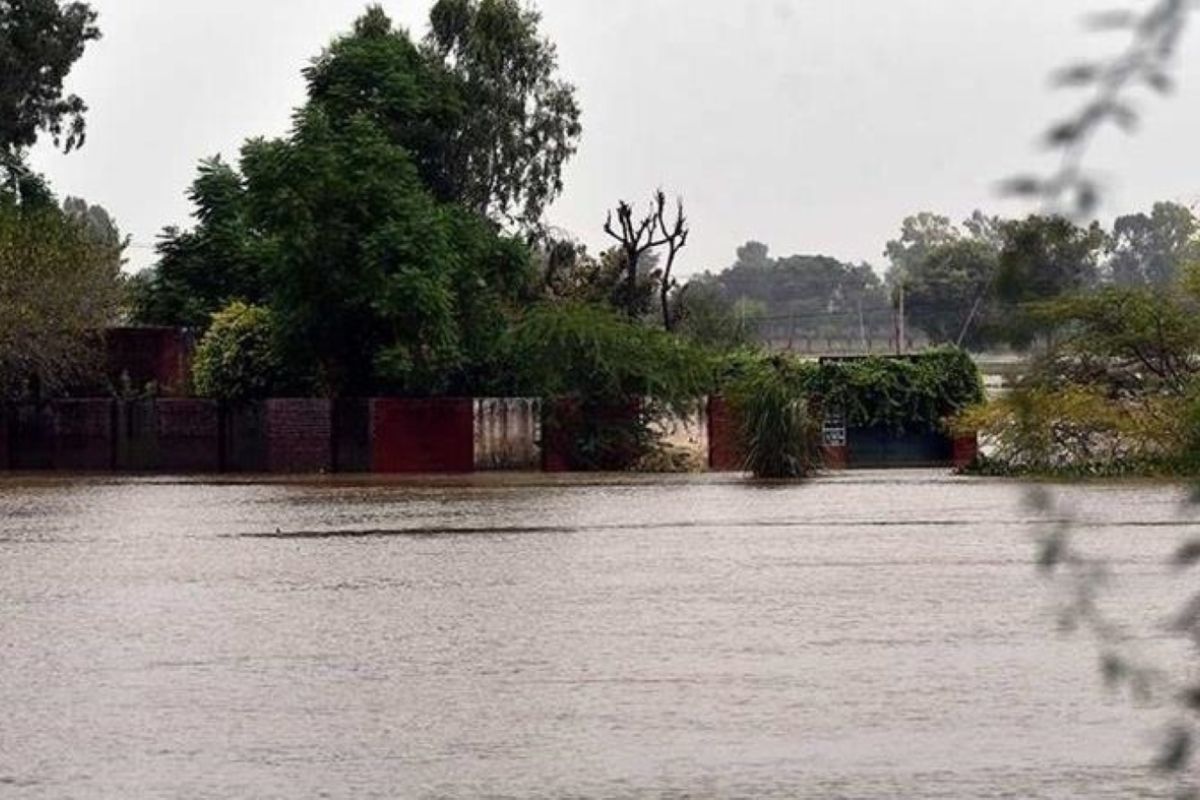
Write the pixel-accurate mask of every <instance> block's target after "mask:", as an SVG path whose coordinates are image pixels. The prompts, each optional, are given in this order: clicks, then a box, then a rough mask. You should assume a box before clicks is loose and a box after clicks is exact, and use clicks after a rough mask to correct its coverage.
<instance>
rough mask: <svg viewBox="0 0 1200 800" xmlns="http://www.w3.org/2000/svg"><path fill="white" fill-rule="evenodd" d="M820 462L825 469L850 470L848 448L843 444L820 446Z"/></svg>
mask: <svg viewBox="0 0 1200 800" xmlns="http://www.w3.org/2000/svg"><path fill="white" fill-rule="evenodd" d="M821 462H822V464H823V465H824V467H825V469H831V470H837V471H841V470H846V469H849V468H850V448H849V447H847V446H846V445H844V444H841V445H836V444H827V445H822V446H821Z"/></svg>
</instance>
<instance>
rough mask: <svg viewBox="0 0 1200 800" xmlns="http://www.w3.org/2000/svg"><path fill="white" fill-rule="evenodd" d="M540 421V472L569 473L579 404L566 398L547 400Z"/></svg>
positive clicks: (577, 422) (572, 460)
mask: <svg viewBox="0 0 1200 800" xmlns="http://www.w3.org/2000/svg"><path fill="white" fill-rule="evenodd" d="M543 408H544V409H545V410H544V412H543V419H542V471H543V472H570V471H571V469H572V464H573V463H574V457H573V454H574V452H575V438H576V434H577V433H578V428H579V414H580V411H579V403H578V401H576V400H572V399H568V398H559V399H557V400H547V401H545V403H544V404H543Z"/></svg>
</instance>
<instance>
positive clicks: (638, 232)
mask: <svg viewBox="0 0 1200 800" xmlns="http://www.w3.org/2000/svg"><path fill="white" fill-rule="evenodd" d="M665 204H666V195H664V194H663V193H662V192H661V191H659V192H656V193H655V195H654V198H653V200H652V201H651V204H650V210H649V211H648V212H647V213H646V214H645V216H641V217H638V218H637V219H635V218H634V217H635V212H634V209H633V206H631V205H630V204H629V203H627V202H625V201H624V200H622V201H620V202H619V203H617V208H616V212H617V221H616V224H615V225H614V224H613V212H611V211H610V212H608V219H606V220H605V221H604V232H605V233H606V234H608V235H609V237H611V238H612V239H614V240H615V241H616V242H617V247H618V248H619V250H618V252H619V253H620V255H621V259H622V264H623V267H624V270H625V280H624V287H623V294H624V296H623V297H622V298H620V300H619V301H618V307H620V308H623V309H624V311H625V314H626V316H628V317H629V318H631V319H635V318H637V317H639V316H641V315H642V314H644V313H645V312H646V309H645V308H643V307H642V306H641V304H640V303H639V302H638V301H639V298H640V297H641V296H642V294H641V292H640V291H639V281H640V280H641V278H642V273H641V269H640V268H641V266H642V258H643V257H644V256H646V255H647V254H650V253H652V252H653V251H654V250H656V249H658V248H659V247H662V246H663V245H664V244H667V242H668V241H669V240H668V238H667V236H666V235H665V234H663V233H661V232H660V230H659V221H660V220H662V218H663V207H664V206H665ZM679 215H680V216H679V218H680V220H681V221H682V219H683V206H682V204H680V211H679ZM681 224H682V222H681ZM685 241H686V235H685Z"/></svg>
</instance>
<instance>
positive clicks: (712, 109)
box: [35, 0, 1200, 271]
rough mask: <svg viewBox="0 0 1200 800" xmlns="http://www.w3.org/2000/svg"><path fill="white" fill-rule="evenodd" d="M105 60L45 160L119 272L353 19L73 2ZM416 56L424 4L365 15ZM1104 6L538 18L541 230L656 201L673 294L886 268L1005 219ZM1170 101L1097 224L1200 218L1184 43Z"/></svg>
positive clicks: (768, 8)
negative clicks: (887, 260)
mask: <svg viewBox="0 0 1200 800" xmlns="http://www.w3.org/2000/svg"><path fill="white" fill-rule="evenodd" d="M91 2H92V5H93V6H94V7H95V8H96V9H97V10H98V11H99V12H100V25H101V28H102V29H103V31H104V39H103V41H101V42H99V43H97V44H94V45H92V46H91V48H89V51H88V53H87V55H86V56H85V57H84V58H83V59H82V60H81V61H80V62H79V64H78V65H77V67H76V69H75V72H74V74H73V75H72V77H71V81H70V87H71V89H72V90H74V91H76V92H78V93H79V94H81V95H82V96H83V97H84V98H85V99H86V100H87V102H88V103H89V104H90V106H91V111H90V113H89V115H88V134H89V136H88V142H87V146H86V147H85V148H84V149H83V150H81V151H79V152H77V153H73V154H71V155H70V156H61V155H59V154H55V153H53V152H51V151H50V150H49V149H48V148H47V147H42V148H40V149H39V150H38V152H37V153H36V155H35V163H36V165H37V166H38V167H39V168H40V169H42V170H43V171H45V172H46V173H47V174H48V175H49V177H50V179H51V181H52V183H53V185H54V187H55V189H56V191H57V192H58V193H59V194H60V195H67V194H74V195H82V196H84V197H86V198H87V199H88V200H89V201H91V202H93V203H100V204H101V205H104V206H105V207H106V208H108V209H109V211H110V212H112V213H113V214H114V215H115V216H116V218H117V220H118V222H119V223H120V225H121V227H122V229H123V230H125V231H127V232H128V233H130V234H132V236H133V237H134V241H135V242H136V248H135V249H134V250H133V251H132V253H131V262H132V265H133V266H135V267H140V266H145V265H147V264H149V263H151V262H152V260H153V252H152V250H151V249H150V247H149V246H150V245H152V244H153V242H154V241H155V239H156V236H157V234H158V232H159V231H160V230H161V229H162V228H163V227H164V226H166V225H187V224H189V222H190V221H189V217H188V215H189V211H190V209H189V206H188V203H187V201H186V199H185V197H184V191H185V189H186V187H187V185H188V184H189V183H190V181H191V179H192V177H193V175H194V172H195V165H196V162H197V160H198V159H200V158H202V157H205V156H211V155H214V154H217V153H221V154H224V155H225V156H227V157H236V152H237V148H238V146H239V144H240V143H241V141H242V140H243V139H245V138H246V137H250V136H258V135H268V136H270V135H279V134H283V133H285V132H286V131H287V128H288V126H289V117H290V113H291V110H292V109H293V108H294V107H296V106H297V105H299V104H301V103H302V101H303V97H304V87H303V82H302V80H301V77H300V70H301V69H302V68H303V67H304V65H305V64H306V63H307V61H308V60H309V59H310V58H311V57H312V56H314V55H315V54H317V53H318V52H319V51H320V50H321V48H322V47H323V46H324V45H326V44H327V43H328V42H329V41H330V39H331V38H332V37H334V36H335V35H336V34H337V33H339V32H341V31H345V30H347V29H348V28H349V26H350V24H351V22H352V20H353V19H354V17H355V16H357V15H358V13H360V12H361V11H362V9H363V8H364V7H365V5H366V4H365V2H364V0H91ZM383 5H384V7H385V8H386V9H387V10H388V11H389V13H391V14H392V15H393V17H394V18H395V19H397V20H398V21H400V22H402V23H403V24H404V25H405V26H406V27H408V28H409V30H410V31H412V32H413V34H414V35H416V36H420V35H423V33H424V28H425V25H424V18H425V15H426V12H427V10H428V6H429V2H428V0H384V2H383ZM1112 5H1114V3H1113V2H1112V0H1053V2H1049V1H1048V0H734V1H733V2H731V0H603V2H601V0H542V2H541V3H540V7H541V9H542V11H543V14H544V23H543V27H544V31H545V32H546V33H547V34H548V35H549V36H550V37H551V38H552V39H553V40H554V41H555V42H556V43H557V44H558V47H559V56H560V67H561V71H562V74H563V75H564V76H566V77H567V78H568V79H570V80H571V81H573V82H574V83H575V84H576V86H577V87H578V90H579V95H580V100H581V102H582V106H583V112H584V136H583V140H582V146H581V148H580V152H579V155H578V156H577V157H576V159H575V160H574V161H573V162H572V163H571V164H570V166H569V168H568V172H567V175H566V185H567V190H566V193H565V194H564V196H563V197H562V198H561V199H560V200H559V201H558V203H557V204H556V205H555V206H554V207H553V208H552V209H551V211H550V215H549V216H550V220H551V221H552V222H553V223H554V224H556V225H558V226H560V227H563V228H566V229H568V230H570V231H572V232H573V233H574V234H575V235H577V236H578V237H579V238H581V239H583V240H584V241H586V242H589V243H590V244H592V245H593V247H598V246H602V245H604V238H603V234H602V233H601V230H600V228H601V224H602V223H603V220H604V216H605V209H606V208H608V207H610V206H611V205H612V204H613V202H614V201H615V200H617V199H618V198H629V199H634V200H640V199H642V198H643V197H645V196H647V195H648V194H649V193H650V192H651V191H652V190H653V189H654V188H655V187H656V186H662V187H663V188H664V189H666V190H667V191H668V193H672V194H674V193H679V194H682V195H683V196H684V198H685V199H686V202H687V206H688V210H689V213H690V216H691V220H692V228H693V240H692V241H693V244H692V247H691V248H690V249H689V250H688V251H687V253H686V257H684V261H685V262H686V263H682V262H681V267H683V268H684V269H686V270H687V271H702V270H705V269H721V268H723V267H725V266H728V265H729V264H730V263H731V262H732V260H733V257H734V250H735V249H736V248H737V246H738V245H740V244H741V243H743V242H745V241H746V240H748V239H757V240H759V241H763V242H766V243H767V244H769V245H770V246H771V249H772V251H773V252H774V253H776V254H781V255H782V254H792V253H824V254H828V255H833V256H836V257H839V258H843V259H847V260H855V261H857V260H865V261H870V262H871V263H873V264H875V265H876V266H877V267H882V266H883V265H884V264H883V262H884V259H883V257H882V255H881V253H882V250H883V246H884V243H885V242H886V241H887V240H888V239H889V238H890V237H892V236H893V235H894V233H895V231H896V230H897V229H898V228H899V224H900V221H901V219H902V218H903V217H904V216H905V215H907V214H909V213H912V212H915V211H919V210H924V209H928V210H934V211H939V212H942V213H946V214H949V215H952V216H954V217H956V218H961V217H965V216H966V215H968V214H969V213H970V211H971V210H972V209H974V208H977V207H982V208H984V209H987V210H990V211H993V212H997V213H1018V212H1020V211H1023V210H1027V209H1024V208H1022V207H1021V206H1018V205H1014V204H1012V203H1011V202H1002V201H1000V200H998V199H997V198H996V196H995V191H994V184H995V182H996V181H997V180H998V179H1000V178H1003V177H1005V176H1007V175H1009V174H1011V173H1013V172H1016V171H1029V170H1030V169H1031V168H1033V167H1036V166H1037V165H1038V164H1039V163H1040V160H1039V159H1040V158H1042V157H1039V156H1038V152H1037V149H1036V147H1035V139H1036V134H1037V132H1038V131H1040V130H1042V129H1043V128H1045V127H1046V126H1047V124H1048V123H1049V122H1050V121H1051V120H1052V119H1053V118H1055V117H1057V116H1059V115H1061V113H1062V111H1063V110H1064V109H1066V108H1067V107H1068V104H1069V103H1070V102H1071V97H1072V95H1070V94H1069V93H1063V92H1052V91H1050V90H1049V89H1048V88H1047V75H1048V73H1049V72H1050V71H1051V70H1052V69H1053V68H1054V67H1056V66H1060V65H1062V63H1064V62H1065V61H1069V60H1073V59H1074V58H1075V57H1078V56H1086V55H1088V54H1090V53H1096V52H1107V51H1111V50H1112V49H1113V48H1115V47H1118V46H1119V45H1120V44H1121V41H1122V40H1121V38H1120V37H1119V36H1118V37H1113V36H1112V35H1107V37H1105V36H1097V35H1095V34H1089V33H1087V32H1085V31H1084V30H1083V28H1082V26H1081V24H1080V18H1081V16H1082V14H1084V13H1085V12H1086V11H1088V10H1097V9H1107V8H1110V7H1111V6H1112ZM1194 34H1195V35H1194V36H1191V37H1189V38H1188V39H1187V40H1186V41H1187V44H1188V46H1187V47H1186V48H1185V50H1184V52H1183V53H1182V54H1181V58H1180V64H1179V69H1178V74H1179V76H1180V78H1181V80H1182V86H1181V88H1180V90H1179V91H1178V92H1177V93H1176V94H1175V95H1174V97H1173V98H1171V99H1170V100H1168V101H1165V102H1159V101H1155V100H1149V99H1148V102H1146V103H1144V104H1143V106H1144V108H1145V110H1146V111H1147V114H1146V118H1145V120H1144V125H1143V130H1142V132H1141V133H1140V134H1139V135H1138V136H1136V137H1134V138H1128V137H1123V136H1116V135H1114V136H1111V137H1108V138H1107V139H1104V140H1102V141H1101V142H1100V144H1099V146H1098V147H1097V148H1096V149H1095V151H1094V153H1093V156H1092V159H1091V160H1092V163H1093V166H1095V167H1098V168H1101V169H1102V170H1103V171H1104V172H1105V173H1107V174H1108V175H1109V176H1110V177H1111V183H1110V186H1109V190H1108V192H1107V194H1106V198H1105V200H1106V204H1105V208H1104V211H1105V213H1106V214H1108V215H1111V214H1113V213H1123V212H1125V211H1128V210H1130V209H1137V208H1141V207H1145V206H1148V205H1150V204H1151V203H1152V202H1153V201H1154V200H1155V199H1174V200H1180V201H1183V202H1186V203H1188V204H1192V203H1194V202H1196V201H1197V200H1198V199H1200V173H1196V172H1195V171H1194V170H1193V169H1192V166H1193V163H1194V162H1193V159H1192V156H1193V155H1194V153H1195V151H1196V148H1197V145H1196V141H1197V132H1198V131H1200V103H1197V102H1196V99H1197V97H1200V74H1198V72H1197V70H1196V69H1194V67H1195V65H1196V61H1197V56H1200V43H1197V42H1196V38H1197V37H1200V32H1194Z"/></svg>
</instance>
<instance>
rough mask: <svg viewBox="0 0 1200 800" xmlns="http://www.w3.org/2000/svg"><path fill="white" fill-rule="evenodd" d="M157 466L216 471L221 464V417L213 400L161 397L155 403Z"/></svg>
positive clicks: (175, 469) (177, 469)
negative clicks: (165, 398) (167, 398)
mask: <svg viewBox="0 0 1200 800" xmlns="http://www.w3.org/2000/svg"><path fill="white" fill-rule="evenodd" d="M156 410H157V414H156V416H157V418H158V420H157V422H158V431H157V434H158V462H159V463H158V468H159V469H161V470H165V471H169V472H217V471H219V470H220V468H221V421H220V412H219V408H218V406H217V403H216V402H215V401H212V400H160V401H158V404H157V409H156Z"/></svg>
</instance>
